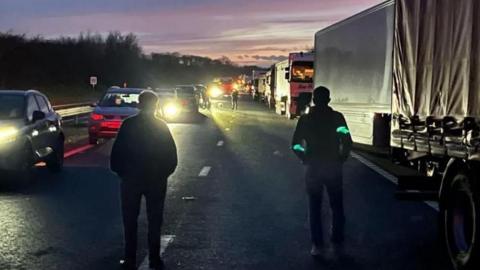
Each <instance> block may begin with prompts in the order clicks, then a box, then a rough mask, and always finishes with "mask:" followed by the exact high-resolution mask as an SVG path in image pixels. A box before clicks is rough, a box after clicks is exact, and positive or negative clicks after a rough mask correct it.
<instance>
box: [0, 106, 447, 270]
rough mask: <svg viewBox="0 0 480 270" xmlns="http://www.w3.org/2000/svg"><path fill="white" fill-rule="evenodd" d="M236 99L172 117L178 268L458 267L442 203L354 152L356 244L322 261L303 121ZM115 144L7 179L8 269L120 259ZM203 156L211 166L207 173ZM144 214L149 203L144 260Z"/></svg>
mask: <svg viewBox="0 0 480 270" xmlns="http://www.w3.org/2000/svg"><path fill="white" fill-rule="evenodd" d="M226 108H228V104H226V105H225V106H223V109H215V110H214V111H213V113H206V117H205V118H204V119H203V120H202V121H199V122H198V123H182V124H170V127H171V128H172V132H173V134H174V137H175V140H176V142H177V145H178V149H179V151H178V152H179V168H178V169H177V171H176V172H175V174H174V175H173V176H172V177H171V179H170V182H169V188H168V197H167V204H166V216H165V218H166V220H165V228H164V232H163V233H164V234H165V235H173V236H174V238H173V242H172V243H171V244H170V245H169V246H168V249H167V250H166V252H165V254H164V256H165V260H166V264H167V266H168V269H448V267H447V266H446V265H447V262H446V259H445V256H442V253H441V251H440V250H439V248H438V246H439V245H438V243H437V240H436V234H437V232H436V212H435V211H434V210H432V209H431V208H429V207H428V206H426V205H425V204H421V203H405V202H397V201H395V200H394V198H393V191H394V186H393V184H391V183H390V182H388V181H386V180H385V179H383V178H382V177H381V176H379V175H378V174H377V173H375V172H374V171H372V170H370V169H369V168H367V167H365V166H364V165H363V164H361V163H359V162H358V161H356V160H355V159H350V160H349V161H348V162H347V164H346V166H345V170H346V171H345V207H346V216H347V227H346V229H347V232H346V233H347V235H346V255H345V256H343V257H342V258H341V259H340V260H339V261H338V262H336V263H330V264H326V263H318V262H315V261H314V260H312V259H311V258H310V256H309V248H310V245H309V233H308V222H307V210H306V198H305V193H304V184H303V168H302V165H301V164H299V162H298V161H297V160H296V159H295V157H294V156H293V155H292V153H290V150H289V141H290V137H291V135H292V132H293V128H294V124H295V122H294V121H289V120H286V119H283V118H281V117H279V116H276V115H274V114H272V113H270V112H267V111H266V110H265V109H264V108H263V107H262V106H260V105H258V104H252V103H248V102H241V103H240V109H241V110H240V111H238V112H234V113H233V112H231V111H229V110H228V109H226ZM218 141H223V142H224V144H223V145H221V146H217V144H218ZM111 144H112V143H111V142H109V143H106V144H103V145H100V146H98V147H96V148H94V149H92V150H90V151H88V152H86V153H83V154H80V155H78V156H75V157H72V158H70V159H68V160H67V162H66V168H65V171H64V172H63V173H61V174H59V175H56V176H51V175H50V174H49V173H48V172H46V171H45V169H44V168H40V169H38V172H37V174H36V176H37V177H36V178H37V181H36V182H35V184H34V185H32V186H31V187H30V188H28V189H26V190H20V191H18V190H13V191H12V190H9V189H4V188H3V189H2V187H1V186H0V213H2V220H1V221H0V227H1V228H2V230H0V239H1V240H2V241H1V243H0V269H117V265H116V263H117V260H118V259H119V258H120V257H121V255H122V227H121V217H120V207H119V198H118V181H119V179H118V178H117V177H116V176H115V175H113V174H112V173H111V172H109V170H108V158H109V152H110V149H111ZM204 167H211V170H210V171H209V172H208V175H207V176H203V177H200V176H199V173H200V171H201V170H202V169H203V168H204ZM189 196H193V197H194V200H183V199H182V197H189ZM326 212H327V214H328V211H326ZM145 220H146V217H145V213H142V215H141V218H140V224H141V226H140V234H139V236H140V239H139V244H140V251H139V258H140V259H142V258H143V257H144V256H145V254H146V239H145V237H146V232H145V229H146V228H145ZM139 263H141V261H139Z"/></svg>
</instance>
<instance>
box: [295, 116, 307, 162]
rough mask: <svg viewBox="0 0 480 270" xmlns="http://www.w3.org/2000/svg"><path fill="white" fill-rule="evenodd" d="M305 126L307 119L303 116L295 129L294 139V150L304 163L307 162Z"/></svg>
mask: <svg viewBox="0 0 480 270" xmlns="http://www.w3.org/2000/svg"><path fill="white" fill-rule="evenodd" d="M305 125H306V123H305V118H304V116H302V117H300V119H299V120H298V123H297V127H296V128H295V132H294V133H293V138H292V150H293V152H294V153H295V155H297V157H298V158H299V159H300V160H301V161H302V162H305V151H306V149H305V148H304V142H305V128H306V126H305Z"/></svg>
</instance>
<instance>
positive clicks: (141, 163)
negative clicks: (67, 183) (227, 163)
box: [110, 91, 177, 269]
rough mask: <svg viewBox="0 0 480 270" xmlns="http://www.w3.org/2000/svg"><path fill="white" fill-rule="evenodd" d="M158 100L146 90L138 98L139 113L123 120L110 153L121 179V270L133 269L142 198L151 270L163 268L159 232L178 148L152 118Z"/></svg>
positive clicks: (168, 134)
mask: <svg viewBox="0 0 480 270" xmlns="http://www.w3.org/2000/svg"><path fill="white" fill-rule="evenodd" d="M157 104H158V98H157V96H156V95H155V94H154V93H152V92H149V91H145V92H143V93H142V94H141V95H140V97H139V109H140V112H139V113H138V114H137V115H135V116H133V117H130V118H128V119H126V120H125V121H124V122H123V124H122V127H121V128H120V131H119V132H118V136H117V139H116V141H115V144H114V145H113V149H112V154H111V164H110V166H111V169H112V171H114V172H116V173H117V174H118V176H119V177H120V178H121V179H122V182H121V202H122V215H123V226H124V234H125V235H124V236H125V257H124V259H123V260H122V261H120V264H121V265H122V267H123V268H124V269H136V252H137V218H138V215H139V211H140V203H141V199H142V196H144V197H145V201H146V206H147V219H148V247H149V263H150V268H153V269H163V262H162V260H161V258H160V237H161V235H160V233H161V226H162V221H163V209H164V202H165V195H166V190H167V179H168V177H169V176H170V175H171V174H172V173H173V172H174V171H175V168H176V167H177V149H176V146H175V142H174V140H173V137H172V135H171V133H170V130H169V129H168V127H167V125H166V123H165V122H164V121H163V120H161V119H158V118H157V117H156V116H155V115H156V114H155V112H156V110H157Z"/></svg>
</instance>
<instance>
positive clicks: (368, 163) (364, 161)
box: [352, 152, 440, 212]
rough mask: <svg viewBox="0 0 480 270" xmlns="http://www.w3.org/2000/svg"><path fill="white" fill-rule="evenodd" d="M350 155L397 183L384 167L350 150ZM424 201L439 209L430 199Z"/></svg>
mask: <svg viewBox="0 0 480 270" xmlns="http://www.w3.org/2000/svg"><path fill="white" fill-rule="evenodd" d="M352 157H353V158H355V159H356V160H358V161H360V162H361V163H362V164H363V165H365V166H367V167H369V168H370V169H372V170H373V171H375V172H376V173H378V174H380V175H381V176H383V177H384V178H385V179H387V180H388V181H390V182H392V183H394V184H395V185H398V178H397V177H396V176H394V175H392V174H391V173H389V172H387V171H385V170H384V169H382V168H380V167H379V166H377V165H375V164H373V163H372V162H371V161H369V160H367V159H365V158H364V157H362V156H360V155H359V154H356V153H353V152H352ZM424 203H425V204H426V205H428V206H430V207H431V208H433V209H434V210H436V211H437V212H438V211H440V208H439V207H438V203H436V202H430V201H425V202H424Z"/></svg>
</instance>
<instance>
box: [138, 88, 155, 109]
mask: <svg viewBox="0 0 480 270" xmlns="http://www.w3.org/2000/svg"><path fill="white" fill-rule="evenodd" d="M138 101H139V103H138V108H139V109H140V111H141V112H144V113H152V114H153V113H155V112H156V110H157V104H158V97H157V95H155V94H154V93H152V92H150V91H145V92H142V93H141V94H140V97H139V98H138Z"/></svg>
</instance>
